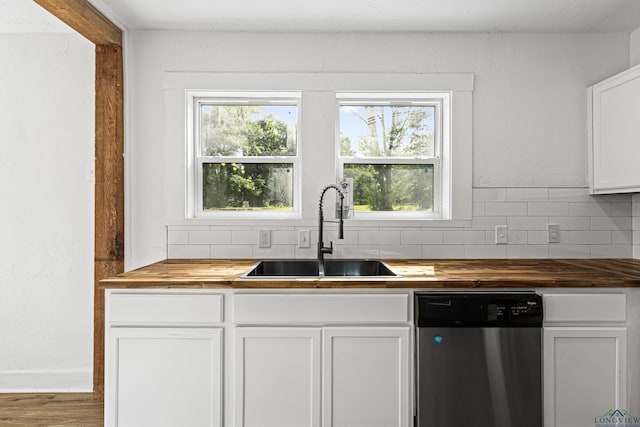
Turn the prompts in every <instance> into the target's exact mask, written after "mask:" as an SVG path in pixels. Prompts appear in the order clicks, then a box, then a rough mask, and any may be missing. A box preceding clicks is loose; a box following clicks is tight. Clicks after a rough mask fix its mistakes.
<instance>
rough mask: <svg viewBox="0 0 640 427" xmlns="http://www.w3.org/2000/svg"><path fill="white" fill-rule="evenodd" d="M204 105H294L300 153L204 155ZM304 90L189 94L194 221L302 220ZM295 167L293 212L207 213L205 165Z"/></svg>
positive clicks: (220, 211)
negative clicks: (205, 207)
mask: <svg viewBox="0 0 640 427" xmlns="http://www.w3.org/2000/svg"><path fill="white" fill-rule="evenodd" d="M202 105H260V106H268V105H294V106H296V108H297V114H296V116H297V117H296V119H297V124H296V135H295V138H296V154H295V156H204V155H202V144H201V140H200V124H201V111H202V109H201V106H202ZM301 105H302V92H301V91H277V92H274V91H240V92H238V91H233V92H231V91H229V92H224V91H187V118H186V120H187V124H188V127H189V131H188V132H187V139H188V148H190V149H191V153H189V154H188V157H189V158H188V161H189V162H192V163H191V164H192V165H193V170H194V176H193V185H192V189H193V191H195V194H194V195H193V196H194V198H193V201H194V202H195V203H194V207H193V208H194V214H193V217H194V218H219V219H224V218H265V219H279V218H299V217H300V213H301V212H300V211H301V192H302V191H301V186H302V185H301V176H302V174H301V167H302V162H301V158H300V157H301V156H300V153H301V145H302V139H301V128H302V126H301V117H302V114H301V112H302V109H301ZM225 163H240V164H291V167H292V170H291V173H292V184H293V189H292V198H293V204H292V210H291V211H284V212H283V211H268V210H267V211H259V210H247V211H243V210H213V211H209V210H205V209H204V208H203V204H204V201H203V198H204V196H203V194H204V193H203V192H204V181H203V178H204V176H203V175H204V172H203V170H204V165H205V164H225Z"/></svg>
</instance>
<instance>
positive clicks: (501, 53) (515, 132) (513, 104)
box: [127, 32, 631, 268]
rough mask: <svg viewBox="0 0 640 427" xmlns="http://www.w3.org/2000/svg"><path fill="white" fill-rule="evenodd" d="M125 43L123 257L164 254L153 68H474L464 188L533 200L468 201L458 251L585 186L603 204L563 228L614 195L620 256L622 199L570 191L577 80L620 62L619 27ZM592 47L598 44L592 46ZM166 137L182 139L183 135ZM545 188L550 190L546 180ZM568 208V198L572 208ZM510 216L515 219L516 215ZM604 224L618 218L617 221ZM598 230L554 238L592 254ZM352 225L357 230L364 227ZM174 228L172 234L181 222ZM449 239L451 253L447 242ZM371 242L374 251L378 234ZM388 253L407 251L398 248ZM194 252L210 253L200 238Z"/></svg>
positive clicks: (131, 260) (581, 157)
mask: <svg viewBox="0 0 640 427" xmlns="http://www.w3.org/2000/svg"><path fill="white" fill-rule="evenodd" d="M128 50H129V60H130V63H129V64H130V65H131V67H129V68H128V71H129V72H130V74H129V81H128V84H129V88H130V91H129V95H130V97H131V98H129V102H130V105H131V115H130V116H129V119H130V122H129V123H130V129H129V143H128V148H127V150H128V152H127V161H128V166H127V167H128V171H129V179H128V187H127V189H128V206H129V209H128V213H127V215H128V223H129V230H130V235H129V236H128V246H127V251H128V252H127V253H128V258H127V268H134V267H138V266H141V265H145V264H148V263H150V262H153V261H156V260H159V259H163V258H165V257H166V256H167V248H166V244H167V242H166V233H165V230H166V228H165V227H166V226H167V225H176V224H167V221H166V220H165V206H166V201H165V200H163V197H162V195H163V194H164V188H163V185H164V184H163V179H164V177H165V176H166V173H167V171H165V170H164V169H165V168H166V167H171V168H173V167H179V165H178V163H179V159H178V161H176V162H174V163H175V164H171V162H166V161H165V158H164V156H165V155H164V153H163V148H162V142H163V141H164V126H162V125H161V123H163V121H164V124H165V126H166V122H167V120H169V121H171V120H172V118H171V117H169V118H167V117H164V116H163V102H164V100H163V90H162V88H163V73H165V72H167V71H206V72H234V71H238V72H296V71H299V72H406V73H412V72H421V73H473V74H474V75H475V78H476V84H475V91H474V94H473V96H474V111H473V115H474V116H473V125H474V129H473V184H474V187H476V188H477V189H486V188H493V187H497V188H498V189H499V191H501V194H502V193H504V194H507V189H510V188H520V187H526V188H531V189H532V191H530V192H527V193H526V194H527V197H528V196H532V197H533V199H531V200H530V199H526V200H523V201H520V203H524V205H522V204H520V205H504V206H498V209H497V210H493V209H494V208H495V207H496V206H494V205H491V207H490V208H489V209H490V212H493V213H494V214H491V215H489V214H487V210H486V207H487V206H486V205H485V204H483V205H477V209H478V217H479V216H489V217H490V218H489V219H488V220H487V219H486V218H485V219H483V220H482V221H481V222H482V223H483V226H480V227H479V228H478V227H475V225H474V228H473V229H472V230H467V231H472V232H473V233H472V234H469V235H462V236H461V238H458V237H451V238H450V241H451V242H458V243H460V244H462V245H469V244H480V245H481V246H482V247H478V246H476V247H473V248H463V250H465V249H466V252H465V253H464V255H465V256H469V257H471V256H477V255H485V256H495V257H501V256H507V255H508V254H507V250H506V249H505V248H504V247H502V249H497V248H495V247H494V246H493V245H491V242H490V241H489V240H488V239H487V236H488V234H487V233H486V231H490V229H491V227H490V226H488V225H487V224H488V223H489V222H491V221H493V220H496V221H507V220H508V219H509V217H510V214H511V213H512V212H514V210H515V212H516V215H517V216H522V217H528V216H530V213H529V211H530V208H529V205H528V203H529V202H532V203H534V202H537V201H542V202H545V201H549V194H550V193H549V191H550V190H548V189H550V188H555V189H558V188H560V189H561V188H563V187H571V188H573V189H575V192H574V193H573V194H574V198H573V199H571V198H568V199H566V200H554V201H560V202H563V203H565V202H566V204H564V205H562V207H560V208H559V209H558V210H556V209H555V208H553V207H552V208H551V210H548V211H540V210H538V209H539V208H540V206H535V207H534V208H533V209H532V210H533V211H535V212H537V214H538V215H540V214H544V215H541V216H542V217H545V216H546V220H547V221H548V220H549V218H550V217H561V218H566V217H570V216H572V215H571V212H570V209H571V206H570V205H569V203H572V202H575V203H581V202H585V197H586V202H589V203H593V204H594V205H598V203H605V204H606V205H607V207H606V208H605V209H604V211H603V210H602V209H600V210H599V209H598V208H597V207H594V208H590V210H589V211H588V213H585V214H584V215H581V216H580V218H581V219H580V221H581V225H580V227H581V228H580V229H579V230H576V229H575V228H571V230H575V231H589V232H590V231H597V230H596V229H594V228H593V227H592V226H591V219H590V216H591V214H597V215H601V216H602V215H603V216H605V217H610V216H611V203H619V204H622V205H624V208H623V209H622V211H623V212H624V216H625V217H626V218H627V219H626V220H624V221H623V222H625V224H623V225H622V231H624V233H623V234H624V236H622V237H620V238H619V242H620V244H619V245H618V246H621V247H619V248H613V250H614V252H611V253H612V256H616V255H618V256H619V255H621V254H627V256H630V253H631V244H630V240H631V237H630V236H631V231H630V230H631V226H630V224H629V225H628V224H626V223H627V222H629V223H630V216H631V202H630V198H629V197H627V198H625V197H622V198H620V197H618V198H615V199H606V198H604V199H602V198H600V199H593V198H590V197H589V196H585V192H584V191H583V190H582V189H584V187H586V161H587V159H586V90H585V89H586V87H587V86H589V85H591V84H593V83H595V82H597V81H599V80H602V79H604V78H606V77H608V76H610V75H612V74H615V73H617V72H620V71H622V70H624V69H626V68H627V67H628V64H629V36H628V34H552V35H541V34H286V33H282V34H278V33H265V34H252V33H186V32H133V33H132V34H131V38H130V44H129V45H128ZM593 52H599V54H598V55H593ZM197 89H206V88H197ZM181 119H182V117H179V118H177V119H176V120H177V121H178V120H181ZM172 125H175V124H172ZM173 143H175V144H184V141H182V140H179V141H175V142H173ZM538 190H540V191H542V192H543V193H544V192H545V191H546V193H545V194H546V198H544V199H542V200H540V199H538V198H537V197H538V196H539V194H540V193H539V191H538ZM303 191H316V189H303ZM576 192H577V193H576ZM553 194H557V193H556V192H555V190H554V191H553ZM576 194H577V196H576ZM536 195H538V196H536ZM498 197H499V199H498V200H491V199H490V200H482V201H481V202H483V203H486V202H489V203H493V202H498V203H501V202H506V203H508V202H510V200H507V199H506V198H504V199H503V198H502V197H501V196H500V195H499V196H498ZM575 197H577V198H579V199H580V200H576V199H575ZM516 203H517V202H516ZM576 209H578V208H577V207H574V212H577V211H576ZM481 210H482V212H483V213H482V215H480V211H481ZM565 211H566V213H565ZM618 212H620V211H618ZM528 221H529V225H528V226H527V227H526V228H525V229H524V230H523V229H522V228H518V229H519V230H520V231H524V232H525V235H526V236H527V237H526V238H524V236H522V235H519V236H518V241H519V242H520V243H521V245H524V246H527V245H528V244H529V243H531V242H539V238H540V236H536V235H534V236H533V237H531V239H529V232H530V231H536V232H537V234H539V232H540V231H541V230H540V229H541V227H542V225H541V224H542V222H543V220H542V219H541V218H538V219H537V220H533V222H531V220H528ZM616 221H617V220H616ZM512 222H513V223H517V222H520V223H522V221H518V219H515V220H512ZM525 222H526V221H525ZM596 222H597V221H596ZM609 222H610V223H611V222H615V221H613V220H612V221H609ZM569 227H571V226H569ZM574 227H575V224H574ZM609 227H617V228H616V229H619V227H618V225H609ZM224 228H225V231H227V232H229V243H233V240H232V238H233V237H232V235H231V233H232V232H233V231H236V230H237V231H242V230H240V229H239V228H236V229H233V227H232V229H229V227H228V226H225V227H224ZM208 230H210V227H209V226H205V227H204V229H199V230H196V231H208ZM172 231H189V227H187V228H186V229H185V228H184V225H182V226H180V227H174V228H172ZM285 231H291V230H289V229H285ZM378 231H381V232H384V231H385V230H378ZM478 231H482V233H478ZM567 231H568V229H567ZM607 231H609V233H608V234H607V233H603V234H600V233H589V234H585V235H579V234H574V235H571V234H570V233H569V234H565V236H567V237H566V238H567V239H568V240H567V242H565V243H567V244H568V245H570V246H572V247H573V246H576V247H577V249H578V251H577V252H571V254H573V255H574V256H585V254H586V255H588V256H590V255H592V254H593V255H595V254H597V253H598V252H601V251H598V250H596V251H594V252H592V249H593V248H591V247H590V245H592V244H594V243H595V244H598V243H601V244H605V242H606V244H608V245H612V244H613V242H614V235H613V233H612V232H611V230H607ZM363 233H364V234H363V236H366V235H367V230H363ZM441 233H442V232H441ZM174 234H175V233H174ZM175 235H179V236H180V239H183V238H184V233H182V234H175ZM441 235H442V236H444V235H443V234H441ZM481 235H482V237H480V236H481ZM450 236H451V235H450ZM289 238H290V236H289V237H286V239H289ZM377 238H378V237H377V236H374V237H373V238H372V239H368V238H367V237H364V238H363V237H361V236H360V233H358V241H356V244H363V243H364V242H367V241H371V240H373V241H376V239H377ZM437 239H438V237H437V236H436V240H437ZM253 240H254V237H253V235H249V236H247V237H246V238H245V239H244V240H243V239H242V238H238V239H237V240H236V242H238V243H241V242H243V241H244V243H245V248H244V249H242V248H241V250H240V251H238V252H233V253H232V252H230V251H226V250H222V253H224V254H226V255H227V256H231V255H234V254H235V255H238V256H240V255H245V256H246V255H247V254H248V255H249V256H251V255H254V256H255V255H261V254H260V253H256V252H255V251H251V250H249V251H247V250H246V249H248V247H251V245H252V244H253V243H252V242H253ZM396 240H397V239H396V238H395V237H394V238H392V239H391V241H390V243H389V244H390V245H393V246H394V248H395V249H403V247H404V245H403V242H402V241H399V240H398V241H396ZM530 240H531V242H530ZM181 241H183V240H181ZM469 241H471V243H469ZM187 243H188V242H187ZM214 243H215V242H214ZM222 243H223V244H225V243H226V241H225V240H223V242H222ZM426 243H428V242H426ZM440 243H443V241H442V240H441V241H440ZM290 246H291V245H290ZM436 249H437V248H436ZM538 249H539V248H538ZM600 249H602V248H600ZM287 250H288V251H290V250H291V249H287ZM454 250H455V251H457V252H455V253H458V254H459V250H460V248H459V247H457V248H454ZM373 251H374V253H376V251H377V254H383V252H382V249H381V248H380V246H379V245H378V246H377V247H376V248H373ZM216 253H220V252H216ZM385 253H386V252H385ZM396 253H397V254H400V255H402V256H404V255H407V254H405V253H403V252H402V250H400V251H398V252H396ZM411 253H415V254H417V253H416V252H411ZM443 253H444V252H443ZM519 253H522V252H519ZM183 254H186V253H183ZM204 254H205V255H206V254H209V256H214V255H212V254H213V252H212V249H211V245H210V246H209V248H208V249H207V250H205V252H204ZM229 254H230V255H229ZM287 254H289V252H287V253H286V254H285V255H287ZM515 254H516V252H514V256H515ZM562 254H563V253H558V255H557V256H561V255H562ZM276 255H278V254H277V253H276ZM294 255H295V254H294ZM419 255H420V256H423V257H427V256H429V255H430V254H429V253H428V251H427V252H425V251H424V250H423V249H421V251H420V253H419ZM532 255H534V256H541V257H545V256H553V255H552V254H551V252H550V251H549V247H547V248H546V249H543V250H536V251H535V254H532ZM215 256H218V255H215Z"/></svg>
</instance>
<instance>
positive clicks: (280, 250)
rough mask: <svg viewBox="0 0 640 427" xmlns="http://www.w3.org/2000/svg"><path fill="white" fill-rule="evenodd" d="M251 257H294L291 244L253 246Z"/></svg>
mask: <svg viewBox="0 0 640 427" xmlns="http://www.w3.org/2000/svg"><path fill="white" fill-rule="evenodd" d="M252 257H253V258H260V259H265V258H295V250H294V246H293V245H271V247H270V248H261V247H259V246H253V256H252Z"/></svg>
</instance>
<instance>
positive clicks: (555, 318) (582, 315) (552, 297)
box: [543, 294, 627, 323]
mask: <svg viewBox="0 0 640 427" xmlns="http://www.w3.org/2000/svg"><path fill="white" fill-rule="evenodd" d="M543 303H544V320H545V322H581V323H593V322H624V321H626V319H627V308H626V307H627V305H626V304H627V303H626V295H625V294H547V295H544V296H543Z"/></svg>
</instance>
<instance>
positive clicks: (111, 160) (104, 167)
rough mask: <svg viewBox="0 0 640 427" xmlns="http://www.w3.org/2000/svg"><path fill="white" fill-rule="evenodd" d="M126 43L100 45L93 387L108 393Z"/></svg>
mask: <svg viewBox="0 0 640 427" xmlns="http://www.w3.org/2000/svg"><path fill="white" fill-rule="evenodd" d="M123 85H124V83H123V62H122V48H121V47H120V46H117V45H97V46H96V112H95V114H96V123H95V132H96V140H95V144H96V148H95V150H96V164H95V170H96V187H95V254H94V256H95V264H94V265H95V267H94V276H95V283H94V289H95V291H94V316H95V318H94V351H93V381H94V383H93V387H94V394H95V395H96V397H97V398H100V397H102V396H103V395H104V295H103V294H102V293H101V292H100V291H99V289H98V283H99V281H100V280H102V279H106V278H107V277H110V276H115V275H116V274H119V273H122V272H123V271H124V155H123V154H124V87H123Z"/></svg>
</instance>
